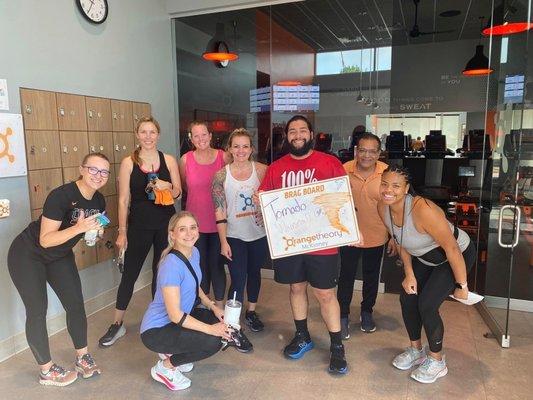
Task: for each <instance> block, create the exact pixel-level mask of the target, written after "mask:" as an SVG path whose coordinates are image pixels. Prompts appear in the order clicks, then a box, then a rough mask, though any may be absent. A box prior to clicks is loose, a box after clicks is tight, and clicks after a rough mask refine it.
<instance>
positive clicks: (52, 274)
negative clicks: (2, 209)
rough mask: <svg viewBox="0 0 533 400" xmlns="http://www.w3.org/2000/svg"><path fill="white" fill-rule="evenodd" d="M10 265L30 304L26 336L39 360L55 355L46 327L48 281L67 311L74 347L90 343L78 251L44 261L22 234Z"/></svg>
mask: <svg viewBox="0 0 533 400" xmlns="http://www.w3.org/2000/svg"><path fill="white" fill-rule="evenodd" d="M7 265H8V268H9V274H10V275H11V279H12V280H13V283H14V284H15V287H16V288H17V290H18V292H19V294H20V297H21V298H22V301H23V303H24V307H25V308H26V339H27V341H28V345H29V346H30V349H31V351H32V353H33V356H34V357H35V360H36V361H37V363H38V364H39V365H44V364H46V363H48V362H50V361H51V359H52V358H51V357H50V345H49V343H48V332H47V330H46V311H47V309H48V295H47V292H46V282H48V283H49V284H50V287H51V288H52V289H53V290H54V292H55V293H56V294H57V297H58V298H59V300H60V301H61V304H62V305H63V308H64V309H65V311H66V314H67V329H68V333H69V334H70V337H71V338H72V342H73V343H74V348H76V349H83V348H84V347H87V317H86V316H85V307H84V305H83V295H82V292H81V282H80V276H79V274H78V269H77V268H76V263H75V261H74V254H73V253H72V252H70V253H69V254H68V255H67V256H65V257H63V258H61V259H59V260H56V261H52V262H50V263H44V262H43V261H42V260H41V259H40V257H38V256H37V255H34V254H32V252H31V250H30V249H29V248H28V243H27V242H26V241H25V240H23V239H22V238H21V237H20V236H19V237H17V238H16V239H15V240H14V241H13V243H12V244H11V247H10V248H9V253H8V256H7Z"/></svg>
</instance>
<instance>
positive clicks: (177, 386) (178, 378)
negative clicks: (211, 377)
mask: <svg viewBox="0 0 533 400" xmlns="http://www.w3.org/2000/svg"><path fill="white" fill-rule="evenodd" d="M151 375H152V378H154V380H156V381H158V382H161V383H162V384H163V385H165V386H166V387H167V388H169V389H170V390H183V389H187V388H188V387H189V386H191V380H190V379H189V378H187V377H186V376H184V375H183V374H182V373H181V372H180V371H179V370H178V368H174V369H170V368H166V367H165V366H164V365H163V361H162V360H161V361H158V362H157V364H156V365H154V366H153V367H152V370H151Z"/></svg>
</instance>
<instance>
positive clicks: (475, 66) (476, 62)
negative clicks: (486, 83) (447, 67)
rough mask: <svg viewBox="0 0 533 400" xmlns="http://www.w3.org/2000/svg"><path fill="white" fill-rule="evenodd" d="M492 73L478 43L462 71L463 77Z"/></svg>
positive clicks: (481, 20)
mask: <svg viewBox="0 0 533 400" xmlns="http://www.w3.org/2000/svg"><path fill="white" fill-rule="evenodd" d="M483 18H484V17H480V18H479V20H480V22H481V26H483ZM492 71H493V69H492V68H490V67H489V59H488V58H487V57H486V56H485V54H483V45H482V44H481V39H480V43H479V44H478V45H477V46H476V53H475V54H474V57H472V58H471V59H470V60H468V62H467V63H466V66H465V69H464V70H463V75H464V76H485V75H489V74H490V73H491V72H492Z"/></svg>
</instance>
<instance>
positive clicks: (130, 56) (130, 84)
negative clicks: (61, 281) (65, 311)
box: [0, 0, 176, 359]
mask: <svg viewBox="0 0 533 400" xmlns="http://www.w3.org/2000/svg"><path fill="white" fill-rule="evenodd" d="M51 3H52V2H50V1H42V0H24V1H0V37H2V50H1V53H0V54H1V55H0V78H5V79H7V81H8V89H9V107H10V109H9V111H8V112H11V113H20V98H19V87H29V88H39V89H46V90H52V91H62V92H68V93H77V94H85V95H94V96H103V97H111V98H118V99H127V100H138V101H147V102H149V103H151V105H152V110H153V113H154V115H155V116H156V118H157V119H158V120H159V122H160V123H161V129H162V139H161V148H162V149H163V150H164V151H167V152H170V153H174V154H175V153H176V133H175V132H176V129H175V112H174V89H173V82H174V78H173V77H174V75H175V69H174V66H173V63H172V57H173V50H172V32H171V31H172V30H171V21H170V18H169V17H168V14H167V12H166V7H165V1H164V0H152V1H145V0H112V1H109V3H110V11H109V16H108V19H107V21H106V22H105V23H104V24H103V25H100V26H95V25H91V24H89V23H88V22H86V21H85V20H84V19H83V18H82V17H81V15H80V14H79V12H78V10H77V8H76V5H75V2H74V1H72V0H54V1H53V7H52V6H51ZM0 198H8V199H9V200H11V204H12V211H11V212H12V215H11V217H9V218H6V219H1V220H0V237H1V238H2V240H1V242H0V315H2V318H1V319H0V359H1V358H2V356H5V355H6V352H5V349H6V344H7V345H8V344H9V340H10V338H12V336H13V335H15V334H18V333H20V332H22V331H23V330H24V319H25V313H24V308H23V306H22V303H21V301H20V298H19V296H18V293H17V292H16V290H15V288H14V287H13V284H12V282H11V279H10V277H9V273H8V271H7V263H6V259H7V252H8V248H9V245H10V243H11V241H12V240H13V238H14V237H15V236H16V235H17V234H18V233H19V232H21V231H22V230H23V229H24V228H25V227H26V226H27V224H28V222H29V221H30V206H29V194H28V189H27V178H26V177H17V178H5V179H0ZM80 275H81V278H82V284H83V290H84V296H85V299H86V300H87V299H91V298H94V297H95V296H97V295H99V294H101V293H103V292H106V291H108V290H109V289H112V288H114V287H115V286H116V285H117V284H118V281H119V275H118V273H117V272H116V271H115V268H114V267H113V266H112V265H111V262H106V263H102V264H100V265H97V266H94V267H90V268H88V269H86V270H83V271H81V273H80ZM60 312H62V307H61V305H60V304H59V302H58V300H57V298H56V297H55V295H50V299H49V316H50V317H51V316H53V315H55V314H58V313H60ZM2 346H3V347H2Z"/></svg>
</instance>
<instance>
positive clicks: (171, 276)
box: [141, 211, 231, 390]
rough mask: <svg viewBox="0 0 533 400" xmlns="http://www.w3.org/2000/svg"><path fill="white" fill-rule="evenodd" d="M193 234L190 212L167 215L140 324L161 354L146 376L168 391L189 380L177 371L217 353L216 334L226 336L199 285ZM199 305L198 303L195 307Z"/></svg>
mask: <svg viewBox="0 0 533 400" xmlns="http://www.w3.org/2000/svg"><path fill="white" fill-rule="evenodd" d="M198 237H199V231H198V222H197V221H196V218H195V217H194V215H193V214H191V213H190V212H187V211H181V212H179V213H177V214H175V215H174V216H173V217H172V218H171V219H170V222H169V224H168V247H167V248H166V249H165V250H164V251H163V253H162V256H161V262H160V264H159V272H158V274H157V283H156V291H155V296H154V299H153V300H152V302H151V303H150V305H149V306H148V310H147V311H146V313H145V314H144V318H143V320H142V323H141V340H142V342H143V343H144V345H145V346H146V347H147V348H148V349H150V350H152V351H154V352H156V353H160V357H161V358H162V359H161V360H159V361H158V362H157V364H156V365H155V366H154V367H152V370H151V375H152V378H153V379H154V380H156V381H158V382H161V383H162V384H164V385H165V386H166V387H168V388H169V389H170V390H182V389H186V388H188V387H189V386H190V385H191V380H190V379H189V378H187V377H186V376H184V375H183V372H189V371H191V370H192V369H193V364H192V363H193V362H195V361H199V360H203V359H205V358H208V357H211V356H212V355H214V354H215V353H216V352H218V351H219V350H220V348H221V346H222V342H221V338H222V339H225V340H227V341H230V340H231V337H230V334H229V332H228V327H227V326H226V324H224V322H223V318H224V317H223V315H224V314H223V311H222V310H221V309H220V308H219V307H217V306H216V305H215V303H214V302H212V301H210V300H209V298H208V297H207V296H206V295H205V293H204V291H203V290H202V288H201V287H200V280H201V279H202V271H201V268H200V253H199V252H198V249H197V248H196V247H194V244H195V243H196V241H197V240H198ZM200 303H201V304H203V306H204V307H202V308H200V307H197V306H198V305H199V304H200Z"/></svg>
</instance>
